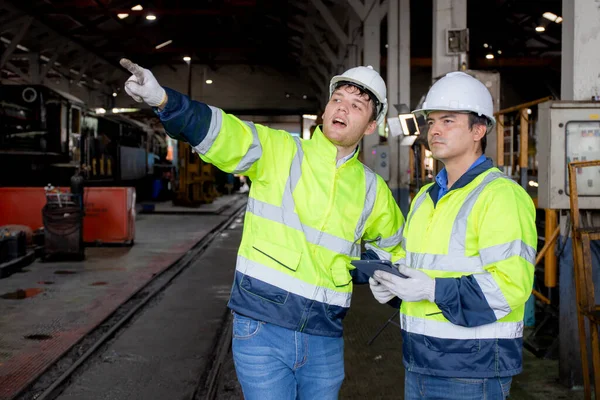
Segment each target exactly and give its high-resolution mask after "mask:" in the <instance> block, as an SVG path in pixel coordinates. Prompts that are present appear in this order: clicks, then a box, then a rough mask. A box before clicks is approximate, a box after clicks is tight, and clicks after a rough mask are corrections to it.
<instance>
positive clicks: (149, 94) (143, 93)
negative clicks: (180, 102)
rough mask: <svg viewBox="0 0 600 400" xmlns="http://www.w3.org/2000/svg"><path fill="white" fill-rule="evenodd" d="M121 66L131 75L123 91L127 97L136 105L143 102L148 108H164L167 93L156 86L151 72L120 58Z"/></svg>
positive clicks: (156, 82) (156, 83)
mask: <svg viewBox="0 0 600 400" xmlns="http://www.w3.org/2000/svg"><path fill="white" fill-rule="evenodd" d="M121 65H122V66H123V67H124V68H126V69H127V70H128V71H129V72H131V73H132V74H133V75H132V76H131V77H130V78H129V79H127V82H125V91H126V92H127V94H128V95H130V96H131V97H132V98H133V99H134V100H135V101H137V102H138V103H141V102H142V101H143V102H145V103H146V104H148V105H149V106H150V107H160V106H164V103H166V101H167V93H166V92H165V89H163V88H162V87H161V86H160V85H159V84H158V81H157V80H156V78H155V77H154V75H152V72H150V71H149V70H147V69H145V68H142V67H140V66H139V65H137V64H135V63H133V62H132V61H131V60H128V59H126V58H121Z"/></svg>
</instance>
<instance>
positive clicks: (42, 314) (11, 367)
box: [0, 196, 246, 400]
mask: <svg viewBox="0 0 600 400" xmlns="http://www.w3.org/2000/svg"><path fill="white" fill-rule="evenodd" d="M245 198H246V196H241V197H239V196H229V197H221V198H218V199H217V200H218V203H217V202H215V204H212V205H210V207H207V208H211V207H212V208H216V207H219V208H221V207H222V206H223V204H224V203H227V202H231V203H232V205H233V206H234V208H235V207H239V206H243V205H244V203H245ZM232 212H233V209H231V210H230V211H229V212H227V211H225V212H223V213H222V214H221V215H180V214H177V215H165V214H142V215H138V216H137V218H136V238H135V245H134V246H132V247H91V248H86V251H85V252H86V257H87V258H86V260H85V261H83V262H59V261H57V262H44V263H42V262H40V261H35V262H33V263H32V264H31V265H29V266H28V267H27V268H25V269H24V270H23V271H22V272H21V273H17V274H14V275H11V276H9V277H7V278H5V279H0V309H1V312H0V400H5V399H6V400H7V399H12V398H13V397H14V396H15V395H16V394H17V393H19V392H20V391H21V390H22V389H23V388H25V387H26V386H27V385H28V384H30V383H31V382H32V381H33V380H34V379H35V378H36V377H37V376H39V375H40V374H41V373H42V372H43V371H45V370H46V369H47V368H48V367H49V366H50V365H52V364H53V363H54V362H55V361H56V360H57V359H59V358H60V357H61V355H62V354H64V353H65V352H66V351H67V350H68V349H70V348H71V347H72V346H73V345H74V344H75V343H77V342H78V341H79V340H80V339H81V338H82V337H84V336H85V335H86V334H87V333H88V332H90V331H91V330H93V329H94V328H95V327H96V326H97V325H98V324H99V323H101V322H102V321H103V320H104V319H105V318H106V317H107V316H108V315H110V314H111V313H112V312H113V311H114V310H115V309H116V308H117V307H118V306H119V305H120V304H122V303H123V302H124V301H126V300H127V299H128V298H129V297H131V296H132V294H134V293H135V292H137V291H138V290H139V289H140V288H142V287H143V286H144V285H145V284H146V283H147V282H148V281H149V280H151V279H152V278H153V277H154V276H155V275H157V274H160V273H161V272H162V271H163V270H165V269H166V268H168V267H169V266H170V265H171V264H173V263H174V262H175V261H177V259H179V258H180V257H181V256H182V255H184V254H185V253H186V252H187V251H188V250H189V249H191V248H192V247H193V246H194V245H195V244H196V243H197V242H198V241H199V240H200V239H202V238H203V237H204V236H205V235H206V234H207V233H209V232H210V231H211V230H212V229H213V228H214V227H215V226H217V225H218V224H220V223H221V222H222V221H224V220H226V219H227V218H228V216H229V215H231V213H232ZM15 293H17V294H19V293H20V294H23V293H24V294H25V296H14V297H15V298H11V297H12V294H15Z"/></svg>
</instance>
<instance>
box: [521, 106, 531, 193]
mask: <svg viewBox="0 0 600 400" xmlns="http://www.w3.org/2000/svg"><path fill="white" fill-rule="evenodd" d="M519 141H520V143H519V170H520V173H521V186H523V187H524V188H527V178H528V173H529V171H528V170H527V165H528V162H527V161H528V160H527V155H528V153H529V115H528V114H527V109H526V108H523V109H521V126H520V129H519Z"/></svg>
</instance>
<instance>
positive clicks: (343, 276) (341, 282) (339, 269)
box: [331, 262, 352, 287]
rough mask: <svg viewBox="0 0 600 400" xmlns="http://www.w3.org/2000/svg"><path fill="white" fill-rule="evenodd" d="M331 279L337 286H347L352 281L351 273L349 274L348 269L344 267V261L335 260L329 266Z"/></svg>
mask: <svg viewBox="0 0 600 400" xmlns="http://www.w3.org/2000/svg"><path fill="white" fill-rule="evenodd" d="M331 279H333V283H334V285H335V286H337V287H341V286H347V285H348V284H349V283H350V282H352V275H350V270H349V269H348V268H347V267H346V264H345V263H343V262H336V263H335V264H334V265H332V266H331Z"/></svg>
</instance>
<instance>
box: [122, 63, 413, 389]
mask: <svg viewBox="0 0 600 400" xmlns="http://www.w3.org/2000/svg"><path fill="white" fill-rule="evenodd" d="M121 65H123V66H124V67H125V68H127V69H128V70H129V71H130V72H131V73H132V76H131V77H130V78H129V79H128V80H127V82H126V83H125V91H126V92H127V94H129V95H130V96H131V97H132V98H133V99H134V100H136V101H138V102H142V101H143V102H145V103H146V104H148V105H149V106H151V107H153V108H154V110H155V112H156V113H157V115H158V116H159V118H160V120H161V122H162V124H163V126H164V127H165V131H166V132H167V134H168V135H169V136H171V137H173V138H175V139H177V140H180V141H184V142H187V143H189V145H190V146H192V147H193V148H194V149H195V151H196V152H197V153H198V155H199V156H200V158H202V159H203V160H204V161H206V162H208V163H211V164H214V165H215V166H217V167H218V168H220V169H221V170H223V171H225V172H228V173H235V174H241V175H245V176H248V177H250V179H252V182H253V184H252V187H251V188H250V193H249V199H248V206H247V211H246V215H245V221H244V233H243V236H242V242H241V244H240V247H239V250H238V258H237V264H236V272H235V278H234V282H233V286H232V290H231V296H230V299H229V303H228V306H229V308H231V310H232V311H233V312H234V321H233V342H232V349H233V358H234V363H235V368H236V373H237V376H238V380H239V381H240V383H241V386H242V390H243V392H244V397H245V398H246V399H247V400H269V399H277V400H281V399H290V400H291V399H297V398H299V399H316V398H318V399H323V400H327V399H337V397H338V392H339V389H340V386H341V384H342V381H343V379H344V352H343V339H342V320H343V318H344V316H345V315H346V312H347V311H348V308H349V307H350V300H351V297H352V283H353V278H354V277H355V276H357V275H356V274H355V272H354V270H352V267H351V265H350V261H351V260H355V259H358V258H360V251H361V240H362V241H367V242H369V243H368V245H367V247H368V248H369V249H371V250H373V251H375V252H378V254H380V255H381V256H384V257H386V258H388V259H391V260H392V261H398V260H399V259H401V258H403V251H402V247H401V246H400V242H401V232H402V225H403V222H404V220H403V217H402V214H401V213H400V210H399V209H398V206H397V205H396V202H395V200H394V198H393V197H392V195H391V192H390V190H389V188H388V187H387V185H386V183H385V182H384V181H383V179H382V178H381V177H379V176H377V175H376V174H375V173H373V172H372V171H371V170H370V169H369V168H367V167H366V166H364V165H363V164H361V163H360V161H359V160H358V158H357V157H358V144H359V143H360V141H361V139H362V138H363V136H365V135H370V134H373V133H374V132H375V130H376V128H377V125H378V123H381V122H382V121H383V118H384V117H385V114H386V110H387V100H386V87H385V83H384V82H383V79H382V78H381V76H380V75H379V74H378V73H377V72H376V71H375V70H373V69H372V68H369V67H356V68H352V69H350V70H348V71H346V72H344V73H343V74H341V75H338V76H334V77H333V78H332V79H331V82H330V87H329V94H330V100H329V102H328V103H327V106H326V108H325V112H324V114H323V125H322V126H318V127H317V128H316V129H315V131H314V134H313V137H312V139H311V140H301V139H299V138H296V137H293V136H292V135H290V134H289V133H288V132H285V131H281V130H275V129H271V128H268V127H266V126H262V125H258V124H254V123H252V122H249V121H242V120H240V119H238V118H236V117H235V116H233V115H230V114H227V113H225V112H224V111H223V110H221V109H219V108H216V107H213V106H209V105H207V104H204V103H201V102H198V101H192V100H191V99H189V98H188V97H187V96H185V95H182V94H181V93H178V92H176V91H174V90H172V89H169V88H164V87H161V86H160V85H159V84H158V82H157V80H156V79H155V77H154V76H153V74H152V73H151V72H150V71H149V70H147V69H144V68H142V67H140V66H138V65H136V64H134V63H132V62H131V61H129V60H127V59H123V60H121ZM354 280H356V279H354Z"/></svg>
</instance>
